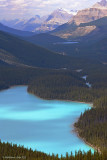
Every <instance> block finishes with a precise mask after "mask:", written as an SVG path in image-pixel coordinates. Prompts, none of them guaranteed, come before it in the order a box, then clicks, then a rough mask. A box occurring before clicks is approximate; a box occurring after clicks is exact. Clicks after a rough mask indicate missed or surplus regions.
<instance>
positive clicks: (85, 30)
mask: <svg viewBox="0 0 107 160" xmlns="http://www.w3.org/2000/svg"><path fill="white" fill-rule="evenodd" d="M106 16H107V1H106V0H102V1H101V2H98V3H96V4H95V5H94V6H92V7H91V8H87V9H84V10H81V11H78V13H77V14H76V15H75V16H73V17H72V18H71V19H70V21H69V22H68V23H67V24H66V25H63V27H61V26H60V27H58V29H56V30H55V31H54V32H53V33H52V34H54V35H57V36H60V37H62V38H69V37H71V38H72V37H73V38H75V37H81V36H85V35H87V34H89V33H91V32H92V31H94V30H96V29H97V28H96V26H94V25H93V26H87V27H86V26H85V27H80V24H81V23H88V22H92V21H95V20H98V19H100V18H103V17H106Z"/></svg>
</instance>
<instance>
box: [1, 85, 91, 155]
mask: <svg viewBox="0 0 107 160" xmlns="http://www.w3.org/2000/svg"><path fill="white" fill-rule="evenodd" d="M88 108H90V105H89V104H84V103H78V102H67V101H57V100H42V99H39V98H38V97H36V96H33V95H31V94H29V93H27V87H26V86H18V87H13V88H10V89H8V90H4V91H1V92H0V139H1V140H2V142H3V141H5V142H7V141H8V142H12V143H17V144H21V145H24V146H25V147H28V148H30V147H31V148H32V149H33V150H35V149H36V150H38V151H43V152H45V153H50V154H52V153H55V154H57V153H58V154H59V155H61V154H63V155H65V154H66V152H68V153H71V151H72V152H73V153H75V150H77V151H78V150H80V149H81V150H84V151H88V150H90V149H91V150H92V151H93V149H92V148H90V147H89V146H88V145H86V144H85V143H84V141H83V140H81V139H80V138H78V136H77V134H76V133H75V132H74V131H73V130H74V128H73V124H74V123H75V121H77V119H78V118H79V116H80V114H81V112H82V113H83V112H84V111H85V110H86V109H88Z"/></svg>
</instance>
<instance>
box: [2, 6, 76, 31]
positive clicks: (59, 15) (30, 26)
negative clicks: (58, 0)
mask: <svg viewBox="0 0 107 160" xmlns="http://www.w3.org/2000/svg"><path fill="white" fill-rule="evenodd" d="M72 12H73V11H72ZM73 13H74V14H75V11H74V12H73ZM72 16H73V14H72V13H71V12H67V11H66V10H64V9H62V8H60V9H57V10H55V11H54V12H53V13H52V14H50V15H48V16H43V17H40V16H39V15H36V16H35V17H32V18H31V19H29V20H23V19H21V20H19V19H15V20H10V21H6V20H2V21H1V22H2V23H3V24H4V25H6V26H9V27H12V28H15V29H19V30H23V31H32V32H39V33H41V32H47V31H51V30H53V29H55V28H56V27H58V26H59V25H62V24H64V23H66V22H68V21H69V20H70V18H71V17H72Z"/></svg>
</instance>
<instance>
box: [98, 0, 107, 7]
mask: <svg viewBox="0 0 107 160" xmlns="http://www.w3.org/2000/svg"><path fill="white" fill-rule="evenodd" d="M98 3H99V4H100V5H102V6H104V7H105V6H107V1H106V0H101V2H98Z"/></svg>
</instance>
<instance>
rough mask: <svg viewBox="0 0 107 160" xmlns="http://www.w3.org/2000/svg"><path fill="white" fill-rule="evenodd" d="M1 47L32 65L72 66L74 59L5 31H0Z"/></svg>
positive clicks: (47, 66) (22, 61) (21, 60)
mask: <svg viewBox="0 0 107 160" xmlns="http://www.w3.org/2000/svg"><path fill="white" fill-rule="evenodd" d="M0 49H2V50H4V51H6V52H9V53H10V54H11V55H12V56H14V57H16V58H17V59H19V60H20V62H21V63H24V64H26V65H30V66H36V67H45V68H63V67H70V66H72V60H71V59H70V58H69V57H66V56H62V55H59V54H56V53H54V52H52V51H49V50H47V49H44V48H42V47H39V46H36V45H33V44H31V43H29V42H26V41H24V40H21V39H18V38H16V37H14V36H11V35H8V34H7V33H4V32H0Z"/></svg>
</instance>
